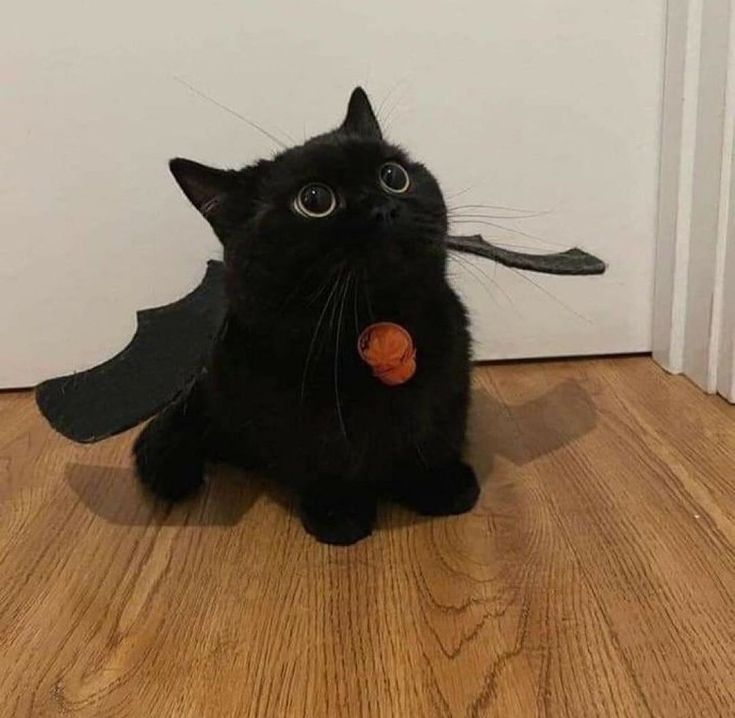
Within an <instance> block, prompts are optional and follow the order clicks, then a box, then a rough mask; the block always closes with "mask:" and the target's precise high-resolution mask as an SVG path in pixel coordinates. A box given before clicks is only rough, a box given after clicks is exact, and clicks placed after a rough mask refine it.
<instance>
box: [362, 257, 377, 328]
mask: <svg viewBox="0 0 735 718" xmlns="http://www.w3.org/2000/svg"><path fill="white" fill-rule="evenodd" d="M362 276H363V282H362V286H363V290H364V294H365V302H366V303H367V310H368V316H369V317H370V321H371V322H374V321H375V314H374V313H373V303H372V301H371V299H370V282H369V280H368V276H367V269H363V270H362Z"/></svg>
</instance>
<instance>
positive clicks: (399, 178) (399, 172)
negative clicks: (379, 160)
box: [378, 162, 411, 194]
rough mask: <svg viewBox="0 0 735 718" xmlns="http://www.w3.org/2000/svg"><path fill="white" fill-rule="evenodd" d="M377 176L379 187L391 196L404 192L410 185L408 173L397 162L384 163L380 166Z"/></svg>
mask: <svg viewBox="0 0 735 718" xmlns="http://www.w3.org/2000/svg"><path fill="white" fill-rule="evenodd" d="M378 176H379V178H380V186H381V187H382V188H383V189H384V190H385V191H386V192H392V193H393V194H402V193H403V192H406V191H407V190H408V188H409V186H410V184H411V180H410V179H409V177H408V172H406V170H405V169H404V167H403V166H402V165H399V164H398V162H386V163H385V164H384V165H382V166H381V168H380V172H379V173H378Z"/></svg>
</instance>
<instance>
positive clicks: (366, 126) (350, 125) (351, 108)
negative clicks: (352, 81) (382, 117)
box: [340, 87, 383, 140]
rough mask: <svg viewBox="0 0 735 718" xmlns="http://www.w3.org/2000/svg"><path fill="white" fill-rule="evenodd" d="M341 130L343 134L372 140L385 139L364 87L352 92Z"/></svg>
mask: <svg viewBox="0 0 735 718" xmlns="http://www.w3.org/2000/svg"><path fill="white" fill-rule="evenodd" d="M340 129H341V130H342V131H343V132H349V133H351V134H355V135H361V136H362V137H368V138H370V139H375V140H380V139H383V133H382V132H381V131H380V125H379V124H378V119H377V118H376V117H375V113H374V112H373V108H372V107H371V106H370V100H368V96H367V95H366V94H365V90H363V89H362V87H356V88H355V89H354V90H353V91H352V94H351V95H350V101H349V104H348V105H347V116H346V117H345V119H344V122H343V123H342V126H341V127H340Z"/></svg>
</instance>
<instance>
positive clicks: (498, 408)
mask: <svg viewBox="0 0 735 718" xmlns="http://www.w3.org/2000/svg"><path fill="white" fill-rule="evenodd" d="M596 423H597V413H596V410H595V406H594V404H593V402H592V400H591V399H590V396H589V394H588V393H587V392H586V391H585V390H584V389H583V388H582V387H581V386H580V385H579V384H577V383H576V382H574V381H567V382H564V383H562V384H560V385H559V386H557V387H555V388H554V389H552V390H551V391H550V392H548V393H547V394H544V395H543V396H540V397H538V398H536V399H534V400H532V401H529V402H527V403H525V404H518V405H506V404H504V403H502V402H501V401H498V400H497V399H494V398H493V397H491V396H489V395H488V394H487V393H486V392H484V391H479V390H478V391H475V392H474V393H473V396H472V406H471V410H470V423H469V427H470V428H469V447H468V455H469V457H468V458H469V460H470V462H471V463H472V465H473V466H474V467H475V470H476V471H477V474H478V476H479V477H480V482H481V483H484V482H485V481H486V480H488V477H490V476H491V473H492V465H493V458H494V457H495V456H502V457H504V458H506V459H508V460H509V461H511V462H512V463H514V464H516V465H517V466H522V465H524V464H527V463H529V462H531V461H534V460H535V459H537V458H539V457H541V456H544V455H545V454H549V453H551V452H552V451H555V450H557V449H559V448H561V447H563V446H565V445H567V444H570V443H571V442H572V441H575V440H576V439H578V438H580V437H582V436H584V435H585V434H587V433H588V432H590V431H592V429H593V428H594V427H595V425H596ZM208 476H209V480H208V481H207V483H206V485H205V488H204V489H203V491H202V492H201V493H200V494H199V495H198V496H195V497H194V498H192V499H189V500H187V501H184V502H182V503H181V504H177V505H174V506H170V505H167V504H166V503H164V502H162V501H156V500H154V499H153V498H152V497H151V496H150V495H149V494H147V493H146V492H145V491H144V490H143V489H142V487H141V486H140V484H139V482H138V480H137V478H136V477H135V473H134V471H133V469H132V468H116V467H109V466H96V465H85V464H70V465H69V466H68V467H67V470H66V480H67V482H68V484H69V486H71V488H72V489H73V490H74V492H75V493H76V494H77V496H79V498H80V499H81V500H82V502H84V504H85V505H86V506H87V507H88V508H89V510H90V511H91V512H92V513H94V514H95V515H97V516H99V517H100V518H102V519H103V520H105V521H108V522H110V523H113V524H119V525H125V526H145V525H149V524H157V525H163V526H180V525H190V526H234V525H236V524H238V523H239V522H240V521H241V520H242V518H243V517H244V516H245V514H246V513H247V511H248V510H249V509H250V507H251V506H252V505H253V504H254V503H255V502H256V501H257V500H258V499H259V498H260V497H261V496H263V495H265V496H266V497H267V498H268V500H270V501H274V502H276V503H278V504H280V505H281V506H282V507H283V509H284V510H286V511H293V502H292V500H291V499H290V497H289V496H288V495H287V494H285V493H284V492H283V491H281V490H279V489H278V488H277V487H274V486H273V485H271V484H268V483H266V482H265V481H264V480H263V479H262V478H260V477H257V476H255V475H252V474H244V473H243V472H241V471H239V470H237V469H234V468H231V467H227V466H222V465H218V466H214V467H212V468H210V469H209V470H208ZM380 515H381V518H382V520H381V521H380V526H379V528H381V529H389V530H390V529H392V528H398V527H402V526H407V525H411V524H415V523H421V522H424V521H427V520H430V519H426V518H424V517H420V516H416V515H415V514H412V513H410V512H409V511H406V510H404V509H400V508H398V507H392V508H391V509H390V510H385V508H384V509H383V510H382V511H381V514H380Z"/></svg>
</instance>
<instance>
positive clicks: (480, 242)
mask: <svg viewBox="0 0 735 718" xmlns="http://www.w3.org/2000/svg"><path fill="white" fill-rule="evenodd" d="M447 245H448V246H449V249H453V250H455V251H457V252H464V253H465V254H476V255H478V256H480V257H485V258H486V259H492V260H493V261H494V262H497V263H498V264H502V265H503V266H505V267H512V268H513V269H522V270H525V271H528V272H540V273H542V274H562V275H576V276H583V275H590V274H604V272H605V270H606V269H607V266H606V265H605V262H603V261H602V260H601V259H598V258H597V257H594V256H593V255H591V254H588V253H587V252H585V251H584V250H582V249H578V248H577V247H574V248H572V249H568V250H566V251H565V252H555V253H553V254H526V253H525V252H511V251H510V250H508V249H503V248H502V247H496V246H495V245H494V244H491V243H490V242H486V241H485V240H484V239H483V238H482V236H481V235H479V234H476V235H473V236H471V237H448V238H447Z"/></svg>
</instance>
